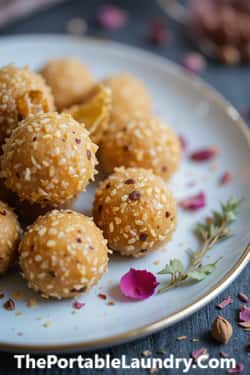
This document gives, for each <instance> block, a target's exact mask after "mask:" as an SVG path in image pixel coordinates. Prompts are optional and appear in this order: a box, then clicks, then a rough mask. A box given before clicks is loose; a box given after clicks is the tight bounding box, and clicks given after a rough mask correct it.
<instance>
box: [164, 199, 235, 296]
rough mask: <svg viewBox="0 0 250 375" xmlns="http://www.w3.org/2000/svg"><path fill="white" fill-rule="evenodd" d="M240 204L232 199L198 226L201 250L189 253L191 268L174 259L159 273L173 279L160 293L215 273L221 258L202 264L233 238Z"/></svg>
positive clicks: (196, 232)
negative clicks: (212, 251) (205, 258)
mask: <svg viewBox="0 0 250 375" xmlns="http://www.w3.org/2000/svg"><path fill="white" fill-rule="evenodd" d="M240 202H241V201H240V200H236V199H234V198H230V199H229V200H228V201H227V202H226V203H225V204H223V203H221V205H220V211H212V214H211V217H209V218H207V219H206V220H205V222H202V223H198V224H197V225H196V227H195V230H194V233H195V235H196V237H197V238H198V239H199V240H200V242H201V246H200V248H199V250H198V251H195V252H194V251H190V252H189V266H188V267H187V268H186V269H185V268H184V266H183V263H182V262H181V261H180V260H179V259H175V258H174V259H171V260H170V262H169V263H168V264H167V265H166V266H165V267H164V268H163V269H162V270H161V271H160V272H158V274H159V275H170V277H171V278H170V281H169V282H167V284H166V285H164V286H163V287H162V288H161V289H160V290H159V292H160V293H161V292H166V291H167V290H169V289H172V288H176V287H178V286H179V285H180V284H182V283H183V282H185V281H189V280H190V281H194V282H199V281H202V280H204V279H205V278H206V277H207V276H208V275H210V274H211V273H212V272H214V270H215V269H216V265H217V263H218V262H219V260H220V259H221V258H220V259H218V260H217V261H216V262H215V263H211V264H206V265H203V264H202V262H203V259H204V257H205V256H206V254H207V252H208V251H209V250H211V249H212V248H213V247H214V246H215V244H216V243H218V242H220V241H223V240H226V239H227V238H229V237H231V235H232V233H231V229H230V224H231V223H232V222H233V221H234V220H235V219H236V218H237V213H238V207H239V205H240Z"/></svg>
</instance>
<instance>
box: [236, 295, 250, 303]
mask: <svg viewBox="0 0 250 375" xmlns="http://www.w3.org/2000/svg"><path fill="white" fill-rule="evenodd" d="M238 298H239V299H240V300H241V301H242V302H248V301H249V298H248V296H247V295H246V294H245V293H239V294H238Z"/></svg>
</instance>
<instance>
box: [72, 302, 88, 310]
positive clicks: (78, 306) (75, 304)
mask: <svg viewBox="0 0 250 375" xmlns="http://www.w3.org/2000/svg"><path fill="white" fill-rule="evenodd" d="M85 305H86V304H85V303H83V302H80V301H74V302H73V304H72V306H73V308H74V309H76V310H81V309H82V308H83V307H84V306H85Z"/></svg>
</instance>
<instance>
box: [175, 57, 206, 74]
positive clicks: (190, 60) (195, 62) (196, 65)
mask: <svg viewBox="0 0 250 375" xmlns="http://www.w3.org/2000/svg"><path fill="white" fill-rule="evenodd" d="M181 65H182V66H183V67H184V68H185V69H187V70H188V71H189V72H191V73H194V74H200V73H202V72H203V71H204V70H205V69H206V67H207V63H206V60H205V58H204V57H203V56H202V55H201V54H200V53H197V52H189V53H186V54H185V55H184V56H183V57H182V59H181Z"/></svg>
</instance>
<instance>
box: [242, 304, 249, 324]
mask: <svg viewBox="0 0 250 375" xmlns="http://www.w3.org/2000/svg"><path fill="white" fill-rule="evenodd" d="M240 321H241V322H250V307H248V306H243V307H242V308H241V309H240Z"/></svg>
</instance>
